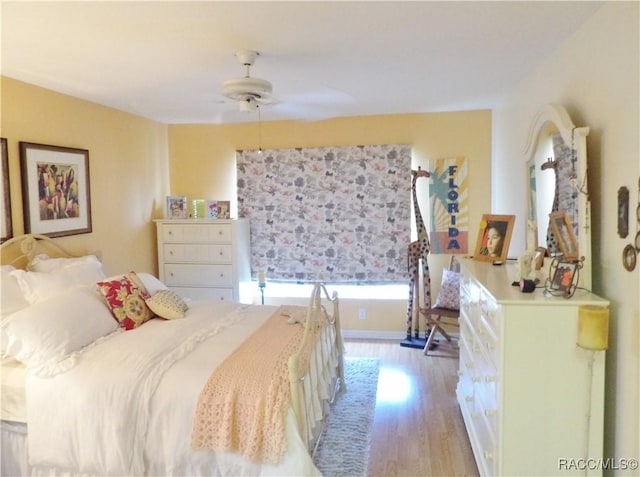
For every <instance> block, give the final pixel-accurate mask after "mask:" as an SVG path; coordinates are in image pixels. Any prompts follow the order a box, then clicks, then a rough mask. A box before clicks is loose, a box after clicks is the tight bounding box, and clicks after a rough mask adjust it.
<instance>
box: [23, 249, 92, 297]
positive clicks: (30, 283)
mask: <svg viewBox="0 0 640 477" xmlns="http://www.w3.org/2000/svg"><path fill="white" fill-rule="evenodd" d="M11 275H12V276H14V277H15V278H16V279H17V280H18V284H19V285H20V288H21V289H22V293H23V295H24V297H25V298H26V300H27V301H28V302H29V303H30V304H32V305H33V304H35V303H38V302H40V301H42V300H46V299H48V298H52V297H54V296H56V295H59V294H60V293H62V292H63V291H65V290H68V289H70V288H73V287H76V286H88V285H95V284H96V283H97V282H99V281H100V280H103V279H104V272H103V270H102V264H101V263H100V262H98V261H92V260H89V261H86V262H76V263H70V264H68V265H64V266H62V267H60V268H59V269H57V270H54V271H51V272H26V271H24V270H14V271H13V272H11Z"/></svg>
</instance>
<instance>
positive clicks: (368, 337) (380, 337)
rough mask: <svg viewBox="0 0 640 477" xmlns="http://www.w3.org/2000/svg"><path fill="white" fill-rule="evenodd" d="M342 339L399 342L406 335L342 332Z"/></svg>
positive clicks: (365, 331) (399, 333) (391, 332)
mask: <svg viewBox="0 0 640 477" xmlns="http://www.w3.org/2000/svg"><path fill="white" fill-rule="evenodd" d="M342 337H343V338H345V339H363V340H398V342H400V341H402V340H403V339H405V338H406V335H405V333H403V332H402V331H374V330H342Z"/></svg>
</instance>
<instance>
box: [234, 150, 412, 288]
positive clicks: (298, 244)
mask: <svg viewBox="0 0 640 477" xmlns="http://www.w3.org/2000/svg"><path fill="white" fill-rule="evenodd" d="M236 163H237V174H238V215H239V216H240V217H248V218H250V220H251V269H252V274H253V275H254V276H255V275H256V274H257V272H258V271H264V272H265V274H266V276H267V278H268V279H270V280H282V281H295V282H310V281H317V280H322V281H327V282H333V283H339V282H352V283H353V282H357V283H381V282H382V283H393V282H406V281H407V280H408V278H409V277H408V274H407V256H406V253H407V245H408V244H409V242H410V236H411V235H410V234H411V232H410V227H411V217H410V213H411V207H410V200H411V147H410V146H407V145H372V146H346V147H320V148H296V149H277V150H265V151H262V152H261V153H260V152H259V151H236Z"/></svg>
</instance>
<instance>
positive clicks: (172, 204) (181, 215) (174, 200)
mask: <svg viewBox="0 0 640 477" xmlns="http://www.w3.org/2000/svg"><path fill="white" fill-rule="evenodd" d="M166 215H167V217H166V218H167V219H186V218H187V217H188V216H189V211H188V210H187V196H186V195H168V196H167V210H166Z"/></svg>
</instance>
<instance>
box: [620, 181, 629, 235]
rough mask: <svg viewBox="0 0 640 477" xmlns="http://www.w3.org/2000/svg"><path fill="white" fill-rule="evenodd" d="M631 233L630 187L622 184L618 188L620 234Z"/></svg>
mask: <svg viewBox="0 0 640 477" xmlns="http://www.w3.org/2000/svg"><path fill="white" fill-rule="evenodd" d="M627 235H629V189H628V188H626V187H625V186H622V187H620V188H619V189H618V236H619V237H620V238H627Z"/></svg>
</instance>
